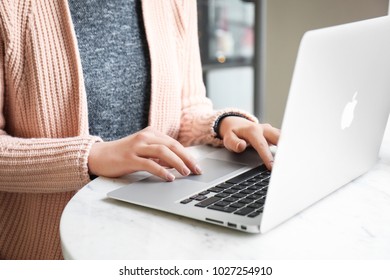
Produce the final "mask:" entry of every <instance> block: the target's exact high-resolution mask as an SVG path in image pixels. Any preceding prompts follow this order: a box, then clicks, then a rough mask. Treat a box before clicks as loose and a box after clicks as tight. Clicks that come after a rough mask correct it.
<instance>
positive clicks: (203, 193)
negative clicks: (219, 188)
mask: <svg viewBox="0 0 390 280" xmlns="http://www.w3.org/2000/svg"><path fill="white" fill-rule="evenodd" d="M209 193H210V192H209V191H203V192H201V193H199V195H208V194H209Z"/></svg>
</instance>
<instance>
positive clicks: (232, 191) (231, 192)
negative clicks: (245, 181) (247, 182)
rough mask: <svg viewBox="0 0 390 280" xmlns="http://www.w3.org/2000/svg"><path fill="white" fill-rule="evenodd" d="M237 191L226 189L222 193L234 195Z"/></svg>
mask: <svg viewBox="0 0 390 280" xmlns="http://www.w3.org/2000/svg"><path fill="white" fill-rule="evenodd" d="M237 191H238V190H233V189H227V190H224V191H223V193H228V194H233V193H236V192H237Z"/></svg>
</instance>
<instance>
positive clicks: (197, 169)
mask: <svg viewBox="0 0 390 280" xmlns="http://www.w3.org/2000/svg"><path fill="white" fill-rule="evenodd" d="M195 172H196V174H198V175H200V174H202V172H203V171H202V169H201V168H200V166H199V165H195Z"/></svg>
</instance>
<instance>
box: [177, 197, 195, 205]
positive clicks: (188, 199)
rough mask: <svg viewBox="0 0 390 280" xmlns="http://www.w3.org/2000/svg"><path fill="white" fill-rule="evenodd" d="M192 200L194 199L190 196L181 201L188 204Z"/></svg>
mask: <svg viewBox="0 0 390 280" xmlns="http://www.w3.org/2000/svg"><path fill="white" fill-rule="evenodd" d="M191 201H192V199H190V198H187V199H184V200H182V201H180V203H181V204H187V203H190V202H191Z"/></svg>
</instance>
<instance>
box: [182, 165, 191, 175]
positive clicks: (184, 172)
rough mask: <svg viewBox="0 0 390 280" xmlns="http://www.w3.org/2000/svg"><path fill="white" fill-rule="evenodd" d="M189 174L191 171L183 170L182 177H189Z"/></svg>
mask: <svg viewBox="0 0 390 280" xmlns="http://www.w3.org/2000/svg"><path fill="white" fill-rule="evenodd" d="M190 173H191V170H189V169H188V168H187V167H184V168H183V171H182V175H184V176H188V175H190Z"/></svg>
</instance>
